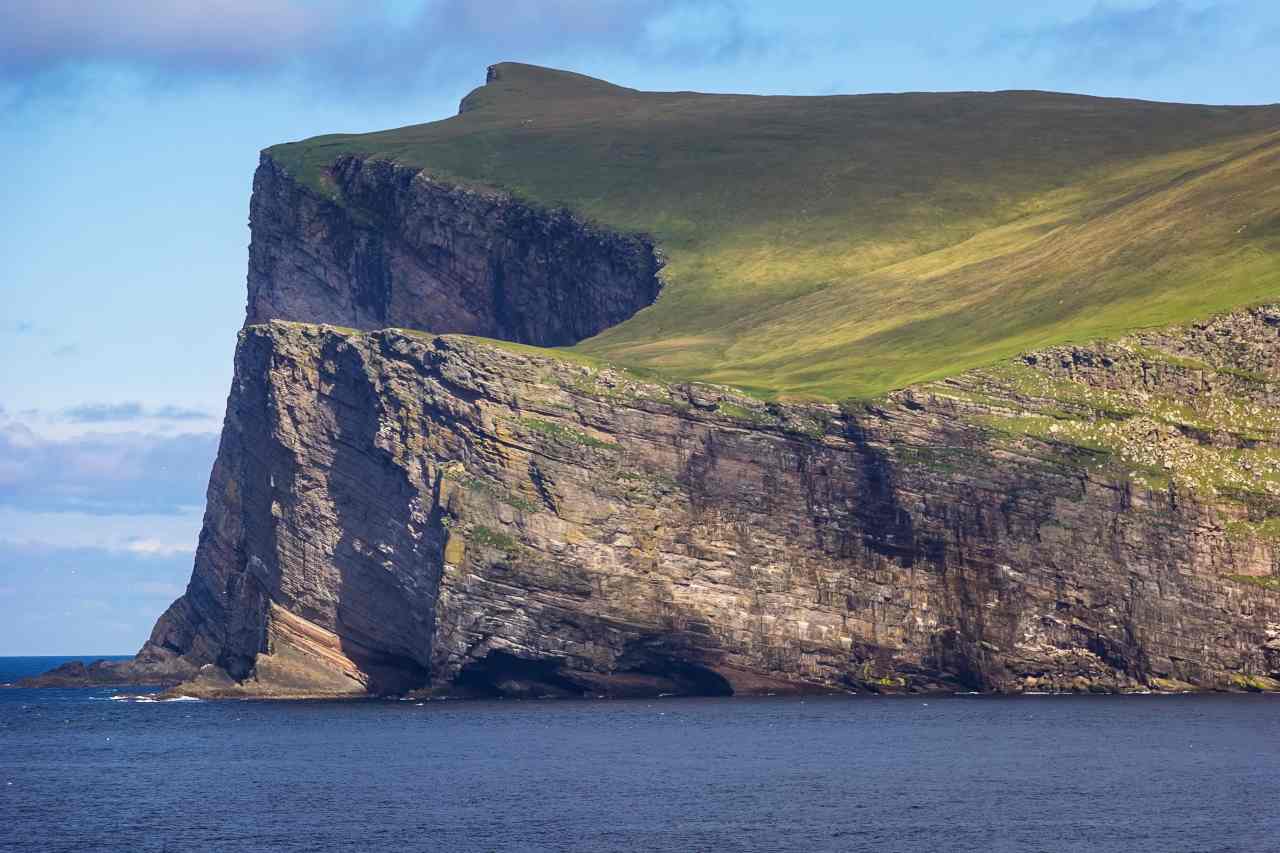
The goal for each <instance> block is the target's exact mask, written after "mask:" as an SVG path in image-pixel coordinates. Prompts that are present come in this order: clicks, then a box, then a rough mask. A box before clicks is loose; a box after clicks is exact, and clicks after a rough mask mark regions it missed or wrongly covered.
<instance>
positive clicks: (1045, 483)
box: [152, 311, 1280, 695]
mask: <svg viewBox="0 0 1280 853" xmlns="http://www.w3.org/2000/svg"><path fill="white" fill-rule="evenodd" d="M1272 316H1273V315H1272V314H1269V313H1267V312H1263V311H1260V312H1252V313H1250V312H1245V313H1243V314H1240V315H1236V318H1235V320H1234V321H1232V329H1233V333H1232V335H1231V336H1230V339H1231V341H1232V342H1233V344H1232V346H1234V345H1235V344H1238V343H1239V342H1240V341H1241V340H1242V339H1243V338H1244V337H1246V336H1248V335H1251V334H1254V335H1256V338H1257V340H1256V341H1255V343H1256V345H1257V346H1259V347H1262V348H1270V349H1272V350H1274V349H1275V348H1276V347H1278V346H1280V340H1277V332H1276V330H1275V328H1274V327H1273V326H1271V325H1270V323H1271V319H1270V318H1271V317H1272ZM1220 322H1222V321H1220ZM1188 334H1196V333H1195V331H1194V330H1193V331H1192V332H1189V333H1188ZM1167 340H1168V339H1167V338H1161V337H1153V338H1152V339H1151V340H1146V339H1144V340H1143V341H1138V342H1128V343H1121V344H1116V345H1109V346H1106V347H1098V348H1095V349H1087V348H1073V349H1062V350H1055V351H1052V352H1049V353H1044V354H1040V355H1038V356H1037V357H1035V358H1034V359H1031V360H1028V361H1024V362H1021V363H1020V364H1019V365H1015V366H1010V367H1009V368H1008V370H1009V371H1012V372H1005V373H1000V372H999V371H991V372H987V373H983V372H977V373H975V374H968V375H966V376H964V377H960V378H957V379H955V380H949V381H947V382H942V383H937V384H935V385H931V386H925V387H922V388H917V389H912V390H910V391H908V392H902V393H898V394H894V395H891V396H890V397H889V398H887V399H885V400H883V401H880V402H878V403H876V404H874V405H867V406H865V407H861V406H860V407H854V408H846V409H845V410H841V409H839V408H837V407H834V406H821V405H785V406H784V405H774V404H764V403H760V402H758V401H755V400H752V399H749V398H745V397H741V396H737V395H735V394H734V393H732V392H730V391H728V390H725V389H718V388H711V387H706V386H664V385H659V384H653V383H648V382H643V381H639V380H636V379H634V378H631V377H629V376H627V375H626V374H625V373H622V372H619V371H614V370H611V369H608V368H593V367H587V366H582V365H576V364H570V363H565V362H562V361H554V360H550V359H544V358H541V357H538V356H533V355H529V354H526V353H523V352H514V351H509V350H505V349H502V348H501V347H499V346H494V345H487V344H484V343H480V342H476V341H471V340H468V339H463V338H457V337H451V336H443V337H441V336H431V335H425V334H413V333H406V332H399V331H380V332H374V333H369V334H361V333H354V332H344V331H339V330H335V329H332V328H322V327H316V326H306V325H300V324H290V323H281V322H274V323H270V324H266V325H260V326H253V327H250V328H248V329H246V330H245V331H244V332H243V333H242V339H241V343H240V346H239V351H238V354H237V363H236V376H237V381H236V385H235V387H234V389H233V392H232V395H231V400H230V403H229V408H228V419H227V429H226V432H225V434H224V437H223V443H222V450H221V452H220V454H219V459H218V463H217V465H216V467H215V469H214V475H213V478H212V482H211V485H210V490H209V507H208V512H207V515H206V522H205V530H204V533H203V534H202V536H201V541H200V549H199V552H198V554H197V558H196V571H195V575H194V576H193V578H192V583H191V589H190V591H189V592H188V594H187V595H186V596H184V598H183V599H181V600H180V601H179V602H178V603H176V604H175V605H174V607H173V608H171V610H170V613H169V614H167V615H166V616H165V618H163V619H162V620H161V622H160V624H159V625H157V628H156V632H155V634H154V636H153V638H152V644H153V645H154V646H156V647H159V648H161V649H165V650H168V651H169V652H171V653H173V654H181V655H182V659H183V660H185V661H187V662H188V663H189V664H190V665H192V666H196V667H198V666H202V665H204V664H214V665H215V666H216V667H217V668H218V669H219V670H222V671H224V672H225V673H227V674H228V675H229V676H230V679H231V681H233V682H240V683H237V684H235V685H234V686H233V685H230V684H227V683H223V682H215V681H210V680H209V679H207V678H206V679H204V681H205V683H207V684H209V685H213V686H211V687H210V689H209V690H208V691H207V692H208V693H210V694H212V695H243V694H266V695H317V694H329V693H332V694H337V695H350V694H353V693H357V692H362V691H370V692H375V693H377V692H396V693H398V692H404V691H409V690H420V691H426V692H431V691H442V690H443V691H460V692H469V693H478V694H481V695H483V694H494V693H496V694H503V695H566V694H572V695H582V694H584V693H585V694H590V695H599V694H616V695H631V694H635V693H650V694H652V693H662V692H672V693H689V692H695V693H712V694H714V693H729V692H778V691H782V690H808V689H834V690H856V691H866V690H873V691H879V692H885V691H890V692H894V691H902V690H967V689H978V690H1002V691H1020V690H1028V689H1030V690H1106V691H1110V690H1131V689H1133V690H1136V689H1144V688H1156V689H1162V688H1163V689H1190V688H1191V687H1200V688H1232V687H1235V688H1242V689H1266V688H1269V687H1271V686H1274V682H1272V681H1271V679H1274V678H1275V677H1277V676H1280V593H1278V592H1276V591H1273V590H1270V589H1268V588H1266V586H1267V584H1268V583H1269V582H1270V578H1273V577H1274V572H1275V570H1276V565H1277V549H1276V544H1275V542H1274V540H1272V539H1270V538H1268V537H1266V536H1265V535H1261V534H1260V533H1258V532H1257V531H1256V530H1253V529H1252V528H1250V529H1246V530H1233V525H1234V524H1238V523H1239V522H1240V521H1241V513H1244V515H1245V516H1247V515H1248V513H1249V512H1250V511H1251V510H1250V506H1249V505H1248V504H1247V503H1241V502H1240V501H1238V500H1237V499H1236V497H1234V496H1230V495H1228V496H1225V497H1224V496H1223V495H1218V496H1214V495H1211V494H1209V493H1208V492H1207V491H1197V490H1196V489H1195V488H1192V487H1191V486H1190V485H1180V484H1179V483H1178V482H1177V480H1176V478H1175V479H1174V480H1167V481H1163V482H1161V483H1160V485H1159V486H1158V487H1153V486H1150V485H1143V484H1142V483H1140V482H1139V481H1138V480H1137V479H1135V476H1137V477H1141V476H1145V475H1146V474H1145V473H1144V472H1145V469H1139V468H1134V467H1133V466H1131V465H1129V464H1127V463H1126V462H1125V461H1124V459H1123V458H1121V454H1118V453H1116V452H1110V451H1107V450H1105V449H1103V448H1101V447H1100V446H1098V447H1092V446H1088V445H1087V444H1084V443H1080V442H1076V441H1071V440H1064V439H1059V438H1056V437H1055V436H1054V435H1053V434H1052V433H1051V432H1048V431H1046V432H1045V433H1044V434H1043V435H1037V434H1035V432H1034V430H1030V429H1028V428H1027V427H1026V425H1025V423H1023V421H1024V420H1025V419H1026V418H1028V417H1046V418H1049V417H1051V416H1050V415H1033V414H1029V413H1035V412H1038V411H1043V410H1046V409H1048V408H1049V407H1050V406H1051V405H1052V406H1053V407H1054V409H1053V411H1054V413H1055V415H1056V419H1058V420H1061V421H1062V422H1063V423H1067V422H1069V418H1068V417H1067V416H1066V415H1065V414H1064V413H1062V412H1061V411H1058V408H1059V407H1061V406H1062V405H1063V403H1062V399H1063V395H1062V394H1061V393H1060V392H1058V393H1056V395H1055V396H1045V397H1042V398H1037V397H1036V396H1035V394H1034V393H1032V390H1030V389H1032V383H1033V380H1037V379H1038V380H1041V381H1043V382H1045V383H1049V384H1048V385H1046V386H1044V387H1050V385H1051V383H1053V382H1057V381H1060V380H1062V378H1063V377H1062V374H1063V373H1064V372H1068V373H1070V376H1071V378H1070V379H1068V380H1067V381H1071V382H1074V383H1076V384H1077V385H1078V387H1079V388H1080V389H1081V390H1082V392H1085V393H1091V392H1093V391H1094V390H1097V389H1108V388H1110V387H1112V386H1117V387H1118V386H1130V385H1139V386H1141V387H1143V388H1148V389H1150V390H1149V391H1147V392H1145V393H1150V394H1152V395H1153V396H1159V395H1158V393H1157V392H1160V391H1161V389H1170V388H1172V389H1176V391H1177V394H1178V395H1179V396H1180V398H1181V399H1183V400H1184V401H1186V402H1187V404H1188V405H1189V406H1190V407H1192V408H1194V407H1195V405H1196V400H1197V398H1198V395H1205V396H1203V401H1209V400H1210V399H1212V394H1211V392H1210V391H1209V390H1207V389H1212V388H1216V387H1218V385H1219V383H1226V384H1227V386H1228V387H1229V391H1230V394H1231V396H1232V398H1233V399H1236V400H1237V401H1241V402H1242V404H1243V403H1244V402H1247V401H1249V400H1254V401H1256V402H1257V403H1258V404H1259V405H1268V404H1269V405H1272V406H1274V403H1275V400H1274V396H1275V394H1276V393H1277V390H1276V389H1277V388H1280V385H1276V384H1274V383H1275V380H1276V376H1275V373H1274V366H1275V362H1274V357H1273V359H1272V361H1271V362H1270V363H1268V364H1263V363H1261V362H1255V363H1254V365H1253V366H1254V367H1255V368H1265V369H1266V370H1268V371H1271V372H1270V373H1268V374H1267V375H1266V377H1265V381H1263V377H1260V376H1252V377H1250V376H1244V375H1241V374H1238V373H1230V372H1225V370H1224V371H1219V370H1215V369H1214V368H1213V367H1212V366H1211V365H1210V363H1209V362H1207V361H1206V362H1201V363H1196V364H1190V363H1187V362H1180V361H1178V360H1177V359H1176V358H1175V359H1174V360H1171V361H1158V360H1157V359H1156V357H1155V355H1154V353H1155V352H1156V351H1155V350H1154V349H1152V348H1150V347H1153V346H1154V345H1155V344H1159V343H1162V342H1164V343H1167ZM1176 340H1177V341H1180V342H1181V341H1185V338H1182V337H1178V338H1176ZM1169 349H1170V350H1176V349H1177V347H1169ZM1161 352H1163V350H1162V351H1161ZM1033 362H1034V363H1033ZM1143 364H1145V365H1146V366H1147V369H1146V373H1145V374H1144V373H1143V371H1142V365H1143ZM1019 371H1024V372H1019ZM1144 375H1145V376H1146V377H1147V378H1145V379H1144V378H1143V376H1144ZM1197 389H1198V390H1197ZM1042 391H1043V389H1042ZM1080 405H1081V406H1083V405H1084V404H1083V403H1081V404H1080ZM1082 411H1083V410H1082ZM1012 413H1016V418H1018V419H1019V420H1015V421H1014V426H1015V427H1016V428H1011V427H1010V426H1009V423H1007V421H1009V419H1010V418H1011V417H1014V415H1013V414H1012ZM1255 428H1256V429H1257V430H1262V426H1261V425H1255ZM1276 434H1277V433H1274V432H1266V434H1265V436H1264V435H1262V434H1261V432H1259V434H1258V435H1256V436H1255V438H1254V440H1255V441H1256V442H1259V443H1260V444H1259V445H1257V446H1256V448H1255V449H1258V450H1259V451H1261V450H1263V449H1268V450H1274V449H1275V448H1276V441H1275V436H1276ZM1151 440H1152V441H1155V442H1159V441H1160V440H1161V439H1160V437H1159V435H1158V434H1157V435H1156V436H1155V437H1153V438H1152V439H1151ZM1219 440H1221V437H1220V436H1219V437H1218V438H1214V437H1213V436H1212V435H1209V436H1204V437H1203V441H1204V442H1205V443H1206V444H1209V445H1211V444H1212V443H1213V442H1214V441H1219ZM1265 491H1266V490H1265V489H1261V490H1259V491H1258V492H1257V494H1258V495H1259V496H1261V495H1264V494H1265ZM1252 511H1254V512H1256V513H1261V514H1262V515H1261V516H1255V520H1254V521H1253V522H1247V518H1246V519H1245V520H1246V522H1247V523H1250V524H1254V525H1261V524H1263V519H1262V516H1265V515H1266V513H1267V512H1269V511H1270V510H1269V509H1267V508H1265V507H1263V508H1261V509H1259V508H1258V507H1254V509H1253V510H1252ZM1268 517H1269V516H1268ZM273 673H283V674H275V675H273ZM200 685H201V679H197V681H196V682H195V683H194V684H193V685H192V686H191V687H189V688H187V689H190V690H194V691H196V692H199V691H200Z"/></svg>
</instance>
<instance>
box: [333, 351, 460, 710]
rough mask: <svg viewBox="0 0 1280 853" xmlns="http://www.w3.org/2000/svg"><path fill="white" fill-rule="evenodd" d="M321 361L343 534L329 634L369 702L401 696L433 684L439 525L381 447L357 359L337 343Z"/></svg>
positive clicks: (375, 409) (374, 408)
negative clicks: (327, 372) (359, 674)
mask: <svg viewBox="0 0 1280 853" xmlns="http://www.w3.org/2000/svg"><path fill="white" fill-rule="evenodd" d="M325 355H326V357H327V360H328V363H330V364H332V365H333V366H334V375H333V376H331V377H327V379H330V380H332V382H333V385H332V387H333V391H332V395H333V396H331V397H330V398H329V399H327V400H326V401H325V403H326V404H327V405H328V406H329V407H330V409H331V411H332V413H333V419H334V424H335V426H336V429H337V434H336V436H335V437H334V440H333V444H332V446H333V448H334V456H333V461H332V462H331V464H330V465H329V466H328V469H327V471H326V472H325V476H326V487H327V489H328V493H329V499H330V500H331V502H332V506H333V509H334V514H335V515H336V521H337V525H336V526H337V528H338V529H339V530H341V531H342V536H341V538H340V539H339V540H338V542H337V544H336V545H335V546H334V550H333V554H332V561H333V567H334V569H335V570H336V572H337V576H338V583H337V588H336V590H335V591H334V602H333V607H334V611H333V613H334V617H333V618H334V625H333V630H334V632H335V633H336V634H337V635H338V636H339V638H340V640H341V644H342V651H343V653H344V654H345V655H346V656H347V657H348V658H350V659H351V660H352V661H354V662H355V663H356V664H357V665H358V666H360V668H361V670H362V671H363V673H364V675H365V676H366V678H367V684H368V691H369V692H370V693H373V694H380V695H381V694H393V693H404V692H407V691H409V690H413V689H416V688H420V687H424V686H425V685H426V684H427V682H428V680H429V678H430V672H429V666H430V660H431V638H432V635H433V633H434V630H435V601H436V594H437V591H438V589H439V585H440V573H441V570H442V567H443V554H444V535H443V528H441V527H440V525H439V524H438V519H436V517H435V515H430V516H428V518H427V519H426V520H425V521H424V520H423V515H424V513H423V512H422V509H423V504H425V505H426V506H427V507H430V506H431V505H432V497H431V495H430V494H423V493H421V492H420V490H419V489H418V488H417V487H416V486H415V485H414V484H413V483H412V482H411V481H410V480H409V477H408V475H407V473H406V472H405V470H404V469H403V468H401V467H400V466H399V465H398V464H397V463H396V460H395V459H394V458H393V457H392V456H391V455H390V453H388V452H387V451H386V450H384V449H383V448H382V447H380V446H379V441H378V432H379V426H380V413H381V412H382V409H383V406H384V402H385V399H384V398H383V397H381V396H380V395H379V394H378V391H377V389H376V388H375V387H374V386H373V384H372V382H371V379H370V377H369V376H368V374H367V373H366V370H365V364H364V362H363V356H362V354H361V353H360V351H359V350H358V349H356V348H355V347H352V346H350V345H349V344H347V343H345V342H343V341H341V340H337V341H332V342H331V343H330V344H329V345H328V346H327V348H326V353H325ZM339 395H341V396H339Z"/></svg>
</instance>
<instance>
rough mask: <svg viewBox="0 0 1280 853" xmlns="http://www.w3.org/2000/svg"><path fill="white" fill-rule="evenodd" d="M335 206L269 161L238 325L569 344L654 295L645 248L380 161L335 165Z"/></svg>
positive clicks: (566, 217) (254, 207)
mask: <svg viewBox="0 0 1280 853" xmlns="http://www.w3.org/2000/svg"><path fill="white" fill-rule="evenodd" d="M328 180H329V181H330V182H331V184H332V187H333V192H334V193H335V194H336V197H337V200H335V199H333V198H329V197H326V196H324V195H322V194H320V193H317V192H313V191H312V190H310V189H308V188H307V187H305V186H302V185H300V184H298V183H296V182H295V181H294V180H292V179H291V178H290V177H289V176H288V175H287V174H286V173H285V172H284V171H283V170H282V169H281V167H280V166H279V165H278V164H277V163H276V162H275V161H274V160H272V159H271V157H270V156H269V155H267V154H264V155H263V157H262V163H261V165H260V166H259V167H258V171H257V174H256V175H255V177H254V181H253V201H252V204H251V206H250V214H249V215H250V223H251V226H252V229H253V239H252V242H251V243H250V246H249V279H248V281H249V302H248V310H247V316H246V321H245V322H246V323H247V324H249V325H252V324H255V323H261V322H264V321H266V320H298V321H301V322H308V323H333V324H334V325H338V326H346V327H350V328H353V329H381V328H385V327H388V326H398V327H404V328H409V329H431V330H434V331H448V332H461V333H464V334H470V335H481V336H483V337H489V338H499V339H502V340H510V341H518V342H520V343H526V344H534V345H537V346H561V345H566V344H574V343H577V342H578V341H580V340H582V339H584V338H588V337H591V336H592V335H595V334H597V333H599V332H601V331H603V330H604V329H607V328H608V327H610V326H613V325H615V324H617V323H619V322H621V321H623V320H625V319H627V318H628V317H630V316H631V315H632V314H634V313H635V312H636V311H638V310H639V309H641V308H643V307H645V306H646V305H649V304H650V303H652V302H653V301H654V299H656V298H657V296H658V291H659V289H660V288H661V281H660V280H659V278H658V272H659V270H660V269H661V266H662V260H661V257H660V255H659V253H658V252H657V251H656V250H655V249H654V247H653V244H652V243H651V242H649V241H648V240H647V239H646V238H644V237H642V236H638V235H624V234H615V233H613V232H610V231H604V230H601V229H599V228H596V227H594V226H592V225H590V224H588V223H586V222H584V221H582V220H581V219H579V218H578V217H576V216H574V215H573V214H572V213H570V212H568V211H564V210H557V211H540V210H537V209H535V208H533V207H530V206H529V205H527V204H523V203H521V202H519V201H516V200H514V199H512V198H511V197H509V196H507V195H505V194H503V193H497V192H494V191H491V190H484V189H477V188H464V187H459V186H455V185H451V184H448V183H444V182H441V181H438V180H433V179H432V178H431V177H429V176H428V175H426V174H425V173H422V172H418V171H416V170H413V169H406V168H401V167H397V166H395V165H393V164H391V163H388V162H386V161H369V160H365V159H363V158H359V157H354V156H350V155H348V156H345V157H342V158H340V159H339V160H338V161H337V163H335V164H334V166H333V168H332V169H330V171H329V173H328Z"/></svg>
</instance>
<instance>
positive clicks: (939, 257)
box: [270, 63, 1280, 398]
mask: <svg viewBox="0 0 1280 853" xmlns="http://www.w3.org/2000/svg"><path fill="white" fill-rule="evenodd" d="M348 153H355V154H364V155H372V156H375V157H378V158H386V159H391V160H394V161H396V162H399V163H402V164H405V165H410V166H415V167H422V168H425V169H427V170H428V171H429V172H430V173H431V174H433V175H435V176H438V177H440V178H443V179H447V180H454V181H457V182H459V183H465V184H481V185H485V186H490V187H496V188H500V189H503V190H506V191H508V192H510V193H512V194H513V195H515V196H517V197H520V198H522V199H525V200H527V201H530V202H532V203H535V204H538V205H543V206H548V207H558V206H564V207H568V208H570V209H572V210H574V211H576V212H578V213H580V214H582V215H584V216H586V217H588V218H590V219H592V220H595V221H596V222H599V223H601V224H603V225H606V226H609V227H612V228H617V229H621V230H626V231H640V232H645V233H647V234H649V235H651V236H652V237H653V238H654V239H655V240H656V241H657V242H658V244H659V245H660V247H661V248H662V249H663V251H664V252H665V253H666V256H667V259H668V264H667V267H666V270H665V273H664V277H665V280H666V288H665V290H664V291H663V293H662V295H661V296H660V298H659V299H658V301H657V302H656V303H655V304H654V305H652V306H651V307H649V308H646V309H644V310H642V311H640V312H639V313H638V314H636V315H635V316H634V317H632V318H631V319H630V320H628V321H626V322H623V323H621V324H620V325H618V326H615V327H613V328H611V329H608V330H607V331H605V332H604V333H602V334H600V335H598V336H596V337H594V338H591V339H589V340H587V341H584V342H583V343H581V344H580V345H579V346H578V347H577V348H576V349H577V350H579V351H581V352H582V353H584V354H587V355H590V356H595V357H599V358H604V359H608V360H609V361H612V362H615V363H618V364H620V365H624V366H625V365H630V366H634V367H643V368H649V369H656V370H658V371H660V372H662V373H665V374H667V375H669V376H672V377H679V378H692V379H701V380H707V381H713V382H722V383H728V384H734V385H739V386H742V387H745V388H748V389H752V390H755V391H757V392H762V393H768V394H775V393H776V394H784V395H794V396H819V397H828V398H843V397H849V396H863V395H869V394H875V393H878V392H881V391H884V390H887V389H890V388H895V387H900V386H903V385H907V384H910V383H913V382H917V381H921V380H926V379H934V378H938V377H941V376H944V375H949V374H953V373H956V372H959V371H961V370H964V369H966V368H970V367H976V366H981V365H984V364H989V363H992V362H994V361H996V360H999V359H1001V358H1003V357H1006V356H1009V355H1012V354H1014V353H1017V352H1021V351H1025V350H1030V349H1035V348H1039V347H1043V346H1047V345H1051V344H1057V343H1063V342H1067V341H1082V340H1086V339H1090V338H1097V337H1113V336H1116V335H1118V334H1120V333H1122V332H1124V331H1127V330H1130V329H1133V328H1137V327H1142V326H1149V325H1156V324H1164V323H1172V322H1178V321H1184V320H1192V319H1197V318H1201V317H1204V316H1207V315H1209V314H1212V313H1214V312H1216V311H1221V310H1225V309H1228V308H1231V307H1235V306H1239V305H1244V304H1250V303H1255V302H1260V301H1262V300H1265V299H1269V298H1270V299H1274V298H1275V297H1276V296H1277V295H1280V107H1275V106H1272V107H1208V106H1191V105H1178V104H1160V103H1151V102H1143V101H1130V100H1114V99H1101V98H1090V97H1083V96H1075V95H1061V94H1052V93H1045V92H996V93H948V94H927V93H925V94H901V95H858V96H833V97H756V96H742V95H705V94H697V93H690V92H673V93H656V92H640V91H636V90H633V89H626V88H622V87H619V86H614V85H611V84H609V83H606V82H603V81H600V80H595V79H592V78H589V77H584V76H581V75H577V74H571V73H567V72H562V71H553V70H549V69H543V68H537V67H533V66H527V65H519V64H514V63H505V64H502V65H498V66H494V68H493V69H492V70H491V73H490V80H489V82H488V83H487V84H486V85H485V86H483V87H481V88H479V89H477V90H475V91H474V92H472V93H471V94H470V95H468V96H467V98H466V99H464V101H463V105H462V111H461V112H460V114H459V115H458V116H456V117H453V118H450V119H447V120H444V121H439V122H433V123H429V124H423V125H415V126H412V127H406V128H400V129H397V130H390V131H383V132H379V133H369V134H360V135H333V136H322V137H316V138H314V139H310V140H306V141H303V142H297V143H290V144H287V145H280V146H276V147H275V148H273V149H270V154H271V155H272V157H273V158H274V159H275V160H276V161H277V162H278V163H280V164H281V165H282V166H284V168H285V169H287V170H288V171H289V172H290V173H291V174H292V175H294V177H295V178H296V179H298V180H299V181H301V182H303V183H304V184H307V185H309V186H311V187H312V188H313V189H317V190H320V191H322V192H325V193H327V194H330V195H332V194H333V192H334V191H333V187H332V185H331V184H328V183H327V180H326V169H327V167H328V166H329V165H330V164H331V163H333V162H334V160H335V159H336V158H338V157H339V156H340V155H342V154H348Z"/></svg>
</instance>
